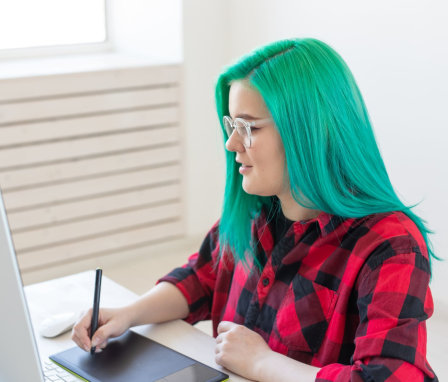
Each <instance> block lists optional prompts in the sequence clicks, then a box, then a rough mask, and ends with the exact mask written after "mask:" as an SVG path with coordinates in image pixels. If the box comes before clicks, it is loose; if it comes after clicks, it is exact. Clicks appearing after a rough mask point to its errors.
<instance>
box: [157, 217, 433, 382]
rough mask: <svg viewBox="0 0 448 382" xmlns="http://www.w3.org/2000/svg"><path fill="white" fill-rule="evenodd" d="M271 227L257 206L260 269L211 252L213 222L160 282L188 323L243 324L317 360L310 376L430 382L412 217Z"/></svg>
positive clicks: (428, 307)
mask: <svg viewBox="0 0 448 382" xmlns="http://www.w3.org/2000/svg"><path fill="white" fill-rule="evenodd" d="M280 214H281V213H280ZM281 216H283V214H281ZM283 219H284V218H283ZM278 225H279V219H278V218H277V219H274V220H273V221H271V222H269V223H266V214H265V213H264V212H263V213H262V214H261V216H260V217H259V218H258V219H257V221H255V222H254V225H253V229H254V232H255V235H256V239H257V240H258V241H259V244H258V253H257V256H258V259H260V262H261V263H262V264H263V268H262V270H261V271H260V270H258V268H257V267H255V266H251V267H250V268H249V270H247V269H248V268H245V267H244V266H243V265H242V264H241V263H238V264H236V266H235V265H234V263H233V261H232V260H230V256H224V257H223V258H221V259H219V256H218V253H219V246H218V235H219V232H218V228H219V227H218V224H215V225H214V226H213V228H212V229H211V230H210V232H209V233H208V235H207V236H206V238H205V240H204V242H203V244H202V246H201V248H200V250H199V252H198V253H195V254H193V255H192V256H191V257H190V258H189V260H188V263H187V264H185V265H184V266H183V267H182V268H177V269H175V270H173V271H172V272H171V273H169V274H168V275H167V276H165V277H163V278H162V279H161V280H160V281H168V282H171V283H173V284H175V285H176V286H177V287H178V288H179V289H180V291H181V292H182V293H183V294H184V295H185V297H186V299H187V301H188V304H189V307H190V314H189V316H188V317H187V318H186V320H187V321H188V322H190V323H195V322H197V321H200V320H205V319H211V320H212V322H213V333H214V335H215V336H216V335H217V332H216V329H217V326H218V324H219V322H220V321H222V320H225V321H233V322H235V323H237V324H243V325H245V326H246V327H248V328H249V329H252V330H254V331H256V332H257V333H259V334H260V335H261V336H262V337H263V338H264V339H265V341H266V342H267V343H268V344H269V346H270V347H271V349H272V350H274V351H276V352H279V353H282V354H285V355H287V356H289V357H291V358H294V359H296V360H298V361H301V362H305V363H307V364H311V365H314V366H317V367H320V368H321V369H320V371H319V372H318V375H317V379H316V380H317V381H351V380H352V381H437V377H436V376H435V374H434V372H433V371H432V369H431V367H430V366H429V364H428V362H427V360H426V325H425V320H426V319H427V318H428V317H430V316H431V315H432V312H433V301H432V297H431V292H430V290H429V287H428V282H429V276H430V270H429V262H428V254H427V249H426V245H425V242H424V240H423V238H422V236H421V234H420V232H419V231H418V229H417V227H416V226H415V224H414V223H413V222H412V220H410V219H409V218H408V217H407V216H406V215H405V214H403V213H401V212H393V213H381V214H374V215H369V216H365V217H362V218H341V217H338V216H334V215H330V214H326V213H321V214H320V215H319V216H318V217H317V218H315V219H311V220H308V221H303V222H294V223H292V222H291V224H290V226H289V227H288V226H286V227H285V229H286V233H283V235H280V236H279V235H278V231H279V228H278ZM276 233H277V236H278V239H279V240H274V235H275V234H276ZM216 262H218V264H216ZM215 265H217V266H215Z"/></svg>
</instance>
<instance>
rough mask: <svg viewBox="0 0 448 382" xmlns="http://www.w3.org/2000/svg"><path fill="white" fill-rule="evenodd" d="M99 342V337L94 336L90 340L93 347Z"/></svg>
mask: <svg viewBox="0 0 448 382" xmlns="http://www.w3.org/2000/svg"><path fill="white" fill-rule="evenodd" d="M99 343H100V340H99V338H94V339H93V340H92V347H93V348H94V347H95V346H97V345H98V344H99Z"/></svg>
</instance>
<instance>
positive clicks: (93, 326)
mask: <svg viewBox="0 0 448 382" xmlns="http://www.w3.org/2000/svg"><path fill="white" fill-rule="evenodd" d="M102 275H103V270H102V269H101V268H97V269H96V275H95V294H94V296H93V311H92V321H91V323H90V340H92V337H93V335H94V334H95V332H96V330H97V329H98V313H99V310H100V294H101V276H102ZM93 353H95V346H92V347H91V348H90V354H93Z"/></svg>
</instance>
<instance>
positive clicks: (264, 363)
mask: <svg viewBox="0 0 448 382" xmlns="http://www.w3.org/2000/svg"><path fill="white" fill-rule="evenodd" d="M273 357H275V352H274V351H273V350H271V349H266V350H265V351H263V352H262V353H261V354H260V355H259V356H258V357H257V358H256V361H255V363H254V364H253V375H254V377H255V378H254V379H255V380H256V381H262V380H263V378H265V377H266V368H268V369H269V365H270V363H271V362H272V358H273Z"/></svg>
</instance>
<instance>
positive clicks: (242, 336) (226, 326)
mask: <svg viewBox="0 0 448 382" xmlns="http://www.w3.org/2000/svg"><path fill="white" fill-rule="evenodd" d="M271 352H272V350H271V349H270V348H269V346H268V344H267V343H266V342H265V341H264V339H263V338H262V337H261V336H260V335H259V334H258V333H255V332H254V331H253V330H250V329H248V328H246V327H245V326H243V325H238V324H235V323H233V322H229V321H221V322H220V324H219V325H218V337H216V348H215V353H216V356H215V360H216V363H217V364H219V365H221V366H224V367H225V368H227V369H229V370H230V371H233V372H234V373H237V374H239V375H241V376H243V377H246V378H249V379H252V380H257V379H258V375H259V367H260V365H261V364H262V362H263V359H265V357H266V356H269V354H270V353H271Z"/></svg>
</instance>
